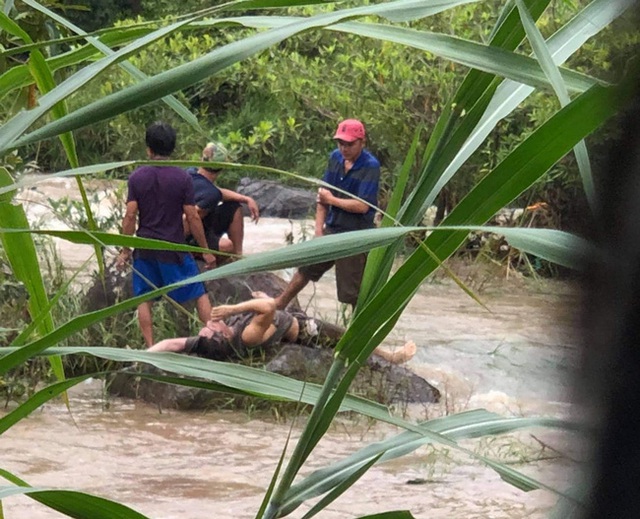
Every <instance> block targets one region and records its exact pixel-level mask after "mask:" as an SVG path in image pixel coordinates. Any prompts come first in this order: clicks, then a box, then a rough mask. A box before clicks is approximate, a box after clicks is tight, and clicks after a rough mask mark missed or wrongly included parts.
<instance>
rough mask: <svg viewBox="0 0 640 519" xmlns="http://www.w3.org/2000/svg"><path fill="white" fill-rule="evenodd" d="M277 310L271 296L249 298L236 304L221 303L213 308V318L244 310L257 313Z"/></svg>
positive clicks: (228, 315)
mask: <svg viewBox="0 0 640 519" xmlns="http://www.w3.org/2000/svg"><path fill="white" fill-rule="evenodd" d="M275 310H276V302H275V300H274V299H273V298H271V297H265V298H259V299H249V300H248V301H243V302H242V303H238V304H235V305H220V306H216V307H214V308H212V309H211V319H212V320H213V321H218V320H220V319H224V318H226V317H230V316H232V315H236V314H241V313H242V312H255V313H257V314H273V313H274V312H275Z"/></svg>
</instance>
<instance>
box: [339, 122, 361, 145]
mask: <svg viewBox="0 0 640 519" xmlns="http://www.w3.org/2000/svg"><path fill="white" fill-rule="evenodd" d="M364 137H365V131H364V125H363V124H362V123H361V122H360V121H358V120H357V119H345V120H344V121H342V122H341V123H340V124H338V129H337V130H336V134H335V135H334V136H333V138H334V139H339V140H341V141H345V142H353V141H357V140H358V139H364Z"/></svg>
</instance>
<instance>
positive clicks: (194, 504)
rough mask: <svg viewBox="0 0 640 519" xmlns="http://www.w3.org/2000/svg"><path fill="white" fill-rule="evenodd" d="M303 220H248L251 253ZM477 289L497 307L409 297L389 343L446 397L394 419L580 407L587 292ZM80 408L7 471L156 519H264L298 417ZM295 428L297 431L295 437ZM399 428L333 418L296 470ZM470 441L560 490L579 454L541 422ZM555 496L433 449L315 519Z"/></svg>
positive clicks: (319, 305)
mask: <svg viewBox="0 0 640 519" xmlns="http://www.w3.org/2000/svg"><path fill="white" fill-rule="evenodd" d="M53 187H54V188H55V187H56V185H54V186H53ZM37 195H38V192H36V191H34V192H33V193H30V196H31V197H36V196H37ZM40 202H41V204H40V207H44V206H46V204H44V203H42V201H40ZM301 226H302V227H306V229H307V231H310V229H311V223H310V222H290V221H287V220H281V219H272V218H264V219H262V220H261V221H260V223H259V224H258V225H253V224H250V223H249V222H248V221H247V223H246V246H245V252H246V253H247V254H255V253H259V251H261V250H267V249H273V248H277V247H280V246H282V245H283V243H284V239H285V235H286V234H287V233H289V232H293V235H294V236H296V237H299V236H301V235H302V234H304V232H305V231H302V230H301ZM50 228H61V227H59V226H55V225H51V227H50ZM56 246H57V247H59V250H60V252H61V253H62V259H63V262H64V263H65V265H67V268H70V269H72V268H76V267H77V266H78V265H80V264H81V263H83V262H84V260H85V259H86V258H88V257H89V256H90V255H91V249H90V248H88V247H80V246H78V247H68V246H67V245H65V246H64V247H60V244H59V243H56ZM289 274H290V273H289V272H282V275H284V276H287V275H289ZM334 283H335V279H334V278H333V276H332V275H331V274H328V275H327V276H325V278H323V279H322V280H321V281H320V282H319V283H317V284H316V285H311V286H309V287H307V288H306V289H305V291H304V292H303V293H302V295H301V302H302V303H303V305H305V306H306V307H307V309H308V312H310V313H313V314H315V315H319V316H321V317H323V318H325V319H337V320H339V319H340V308H339V306H338V305H337V304H336V302H335V285H334ZM479 295H480V297H481V299H482V301H483V303H484V304H485V305H486V306H487V308H488V309H489V310H487V309H485V308H483V307H482V306H480V305H478V304H477V303H476V302H475V301H473V300H472V299H471V298H470V297H469V296H467V295H466V294H464V293H463V292H462V291H461V290H460V289H459V288H458V287H456V286H455V285H453V284H452V283H451V282H448V281H439V282H427V283H425V284H424V285H423V286H422V287H421V289H420V290H419V292H418V294H417V295H416V296H415V297H414V299H413V300H412V302H411V303H410V305H409V307H408V308H407V310H406V311H405V313H404V314H403V316H402V317H401V319H400V320H399V322H398V325H397V326H396V328H395V329H394V330H393V332H392V333H391V334H390V336H389V337H388V339H387V340H386V342H385V344H386V346H387V347H389V348H392V347H394V346H399V345H400V344H402V343H403V342H404V341H406V340H409V339H412V340H414V341H415V342H416V344H417V345H418V353H417V354H416V356H415V357H414V358H413V359H412V360H411V361H410V363H409V367H410V368H411V369H413V370H414V371H415V372H416V373H418V374H420V375H421V376H423V377H425V378H426V379H428V380H429V381H430V382H432V383H433V384H434V385H436V386H437V387H438V388H439V389H440V390H441V391H442V393H443V399H442V402H441V403H439V404H432V405H416V406H413V407H411V408H406V409H404V408H403V409H401V411H403V412H405V413H408V415H409V416H411V417H412V418H415V419H418V418H419V419H425V418H432V417H437V416H441V415H443V414H446V413H451V412H457V411H463V410H468V409H476V408H485V409H488V410H490V411H493V412H496V413H499V414H501V415H504V416H540V415H547V416H556V417H568V416H570V415H571V414H572V413H573V414H575V412H574V411H572V409H571V407H570V405H569V403H568V402H569V400H570V393H571V387H572V384H573V378H572V376H573V370H574V367H575V366H576V365H577V360H576V357H577V349H576V343H577V340H576V336H575V333H574V328H575V313H576V312H575V309H576V307H577V304H578V298H577V297H576V295H575V293H574V291H573V290H572V289H571V287H569V286H567V285H565V284H561V283H544V284H542V283H541V284H528V285H524V284H514V283H512V282H508V283H504V282H502V281H501V280H497V282H494V283H492V285H491V287H489V288H488V289H485V290H483V291H481V292H479ZM71 408H72V415H70V414H69V413H68V412H67V410H66V408H65V407H64V406H62V405H61V404H59V403H50V404H47V405H45V406H44V407H43V408H41V409H40V410H38V411H37V412H35V413H33V414H32V415H31V416H30V417H29V418H28V419H25V420H23V421H21V422H20V423H19V424H17V425H16V426H14V427H12V428H11V429H10V430H9V431H8V432H6V433H5V434H3V435H2V444H3V448H2V451H1V452H2V454H0V467H1V468H4V469H6V470H9V471H11V472H13V473H14V474H16V475H18V476H20V477H21V478H23V479H25V480H26V481H27V482H29V483H30V484H31V485H34V486H46V487H56V488H72V489H77V490H82V491H86V492H89V493H93V494H96V495H100V496H103V497H107V498H111V499H115V500H117V501H119V502H122V503H124V504H126V505H128V506H131V507H133V508H134V509H136V510H138V511H139V512H141V513H143V514H145V515H147V516H148V517H150V518H154V519H174V518H181V519H205V518H207V519H210V518H218V517H219V518H251V517H255V514H256V512H257V510H258V508H259V505H260V501H261V498H262V496H263V495H264V492H265V489H266V488H267V486H268V484H269V481H270V478H271V475H272V474H273V471H274V469H275V466H276V464H277V461H278V458H279V456H280V453H281V450H282V448H283V444H284V441H285V438H286V435H287V433H288V431H289V429H290V427H291V423H290V420H289V419H286V420H275V419H274V418H273V417H271V416H264V415H262V416H254V415H252V414H251V413H249V412H202V413H193V412H190V413H186V412H178V411H171V410H162V411H159V410H158V409H156V408H155V407H154V406H152V405H148V404H144V403H140V402H133V401H129V400H125V399H110V400H109V401H108V405H105V400H104V398H103V396H102V387H101V384H100V382H99V381H93V382H91V383H87V384H83V385H82V386H80V387H77V388H74V390H73V391H72V393H71ZM399 411H400V410H399ZM300 430H301V426H300V425H294V427H293V438H294V439H295V438H296V437H297V435H298V434H299V432H300ZM398 432H399V431H398V430H396V429H395V428H393V427H391V426H389V425H386V424H372V423H370V422H369V421H367V420H365V419H354V418H349V419H347V418H344V417H340V418H339V419H338V420H337V421H336V424H335V425H334V426H333V427H332V428H331V430H330V431H329V433H328V434H327V436H326V437H325V438H324V439H323V441H322V442H321V443H320V445H319V446H318V448H317V450H316V451H314V453H313V455H312V457H311V458H310V460H309V462H308V464H307V465H306V466H305V469H304V470H303V475H304V474H308V473H310V472H311V471H312V470H315V469H318V468H320V467H323V466H326V465H328V464H331V463H332V462H335V461H338V460H339V459H341V458H343V457H345V456H347V455H349V454H350V453H352V452H354V451H355V450H357V449H359V448H361V447H363V446H364V445H366V444H368V443H371V442H373V441H378V440H381V439H383V438H386V437H388V436H390V435H393V434H397V433H398ZM462 443H463V445H464V446H465V447H468V448H470V449H471V450H473V451H475V452H478V453H481V454H483V455H487V456H489V457H492V458H493V459H498V460H502V461H505V462H508V463H510V464H511V465H512V466H513V467H514V468H516V469H518V470H521V471H522V472H524V473H526V474H527V475H530V476H532V477H534V478H537V479H539V480H540V481H543V482H544V483H545V484H547V485H549V486H550V487H551V488H558V489H561V490H562V489H565V488H569V487H570V485H571V483H572V480H573V477H574V474H575V472H576V470H577V468H578V465H577V464H576V463H575V461H574V460H575V459H576V458H578V459H579V458H581V456H582V453H581V448H580V444H581V442H580V440H579V439H578V438H577V437H576V436H574V435H573V434H571V433H563V432H558V431H551V430H548V429H539V428H536V429H530V430H525V431H522V432H519V433H517V434H510V435H505V436H500V437H495V438H487V439H481V440H468V441H465V442H462ZM555 503H556V498H555V496H554V495H553V494H552V493H551V492H549V491H546V490H537V491H534V492H529V493H524V492H522V491H519V490H517V489H515V488H513V487H511V486H509V485H507V484H506V483H504V482H503V481H502V480H500V478H499V477H498V476H497V475H496V474H495V473H494V472H493V471H491V470H489V469H487V468H485V467H484V466H482V465H480V464H479V463H478V462H476V461H474V460H472V459H470V458H469V457H468V456H466V455H462V454H459V453H457V452H455V451H452V450H451V449H449V448H445V447H441V446H440V447H434V446H425V447H421V448H420V449H418V450H417V451H416V452H415V453H413V454H411V455H409V456H405V457H403V458H401V459H398V460H393V461H391V462H388V463H384V464H380V465H377V466H375V467H374V468H373V469H371V470H370V471H369V472H367V474H365V476H364V477H363V478H362V479H361V480H360V481H359V482H358V483H357V484H356V485H355V486H354V487H353V488H352V489H350V490H349V491H348V492H347V493H346V494H345V495H344V496H342V497H341V498H340V499H338V500H337V501H335V502H334V503H333V504H331V505H330V506H329V507H328V508H327V509H326V510H325V511H323V512H322V513H321V514H320V515H319V516H318V517H321V518H327V519H338V518H352V517H360V516H362V515H366V514H373V513H376V512H382V511H387V510H410V511H411V512H412V513H413V514H414V516H415V517H417V518H425V519H426V518H429V519H432V518H436V519H445V518H456V519H457V518H460V519H467V518H478V519H479V518H494V519H502V518H504V519H507V518H508V519H512V518H513V519H515V518H525V517H533V518H546V517H550V513H551V511H552V509H553V507H554V505H555ZM3 506H4V513H5V517H7V518H33V519H49V518H51V519H53V518H58V517H63V516H62V515H61V514H59V513H57V512H54V511H51V510H49V509H47V508H45V507H43V506H42V505H40V504H38V503H35V502H34V501H31V500H30V499H28V498H26V497H24V496H21V497H11V498H8V499H6V500H4V501H3ZM308 509H309V507H308V506H305V507H301V508H300V509H298V510H296V511H295V512H294V513H293V514H292V515H291V517H302V515H304V512H305V511H306V510H308Z"/></svg>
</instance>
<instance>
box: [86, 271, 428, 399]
mask: <svg viewBox="0 0 640 519" xmlns="http://www.w3.org/2000/svg"><path fill="white" fill-rule="evenodd" d="M286 284H287V283H286V282H285V281H284V280H283V279H282V278H280V277H279V276H276V275H275V274H273V273H270V272H261V273H256V274H249V275H244V276H231V277H228V278H225V279H217V280H213V281H209V282H207V283H206V287H207V291H208V293H209V296H210V298H211V301H212V304H214V305H215V304H225V303H227V304H228V303H236V302H239V301H246V300H248V299H250V298H251V292H253V291H262V292H265V293H266V294H268V295H270V296H276V295H278V294H279V293H280V292H282V290H283V289H284V287H285V286H286ZM127 297H131V275H130V274H127V275H125V274H122V273H120V272H117V271H116V269H115V268H113V265H112V266H110V267H109V268H107V272H106V276H105V279H104V282H103V281H101V280H100V279H96V281H95V282H94V284H93V285H92V286H91V287H90V288H89V290H88V291H87V294H86V299H85V305H86V307H87V309H88V310H98V309H100V308H104V307H105V306H107V305H111V304H114V303H116V302H118V301H120V300H122V299H125V298H127ZM289 309H290V311H294V312H297V313H303V312H302V309H301V308H300V305H299V304H298V301H297V300H294V301H293V302H292V303H291V305H290V306H289ZM314 323H315V325H316V327H317V332H318V333H317V335H314V336H313V337H308V338H307V343H306V345H305V346H302V345H299V344H287V345H285V346H284V347H283V348H282V349H280V350H277V349H274V350H272V351H264V352H259V354H255V352H252V353H253V357H261V358H263V359H264V361H263V364H264V367H265V369H267V370H269V371H272V372H274V373H279V374H282V375H286V376H289V377H292V378H296V379H298V380H306V381H310V382H316V383H320V384H321V383H322V382H323V380H324V378H325V376H326V374H327V372H328V370H329V367H330V366H331V363H332V361H333V354H332V350H331V348H332V347H333V346H335V344H336V343H337V342H338V341H339V340H340V337H342V334H343V333H344V328H341V327H340V326H336V325H334V324H331V323H328V322H325V321H321V320H319V319H314ZM180 332H181V334H182V335H190V334H192V331H190V330H180ZM309 346H312V347H309ZM229 361H230V362H247V360H246V359H242V358H234V359H229ZM140 369H142V370H144V372H145V373H150V374H158V373H161V372H160V371H159V370H157V369H156V368H154V367H151V366H144V367H142V368H140ZM109 391H110V392H111V393H112V394H114V395H119V396H124V397H130V398H140V399H142V400H145V401H147V402H150V403H154V404H157V405H159V406H160V407H163V408H177V409H203V408H207V407H211V406H214V405H221V402H225V401H228V399H229V397H228V395H225V396H224V397H222V396H221V394H218V393H215V392H211V391H207V390H203V389H196V388H187V387H183V386H175V385H170V384H164V383H161V382H157V381H154V380H148V379H145V378H141V377H137V376H132V375H131V374H130V372H127V373H124V374H119V375H117V376H116V377H115V378H114V380H113V381H112V383H111V385H110V389H109ZM352 391H353V392H355V393H357V394H360V395H362V396H365V397H366V398H369V399H372V400H375V401H378V402H382V403H385V404H387V403H393V402H436V401H437V400H438V399H439V396H440V395H439V392H438V390H437V389H436V388H434V387H433V386H431V385H430V384H429V383H428V382H427V381H426V380H424V379H422V378H421V377H419V376H417V375H416V374H415V373H413V372H412V371H411V370H409V369H408V368H406V367H404V366H401V365H395V364H391V363H389V362H387V361H385V360H384V359H382V358H380V357H377V356H375V355H374V356H372V357H371V358H370V359H369V360H368V361H367V363H366V365H365V366H364V367H363V368H362V370H361V371H360V373H359V374H358V376H357V378H356V380H355V381H354V384H353V387H352ZM221 398H223V399H222V400H221ZM240 400H242V399H240Z"/></svg>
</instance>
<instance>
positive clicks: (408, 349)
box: [373, 341, 418, 364]
mask: <svg viewBox="0 0 640 519" xmlns="http://www.w3.org/2000/svg"><path fill="white" fill-rule="evenodd" d="M417 349H418V348H417V346H416V343H415V342H413V341H408V342H407V343H406V344H405V345H404V346H402V348H400V349H399V350H395V351H393V352H391V351H387V350H383V349H382V348H380V347H378V348H376V349H375V350H373V353H374V355H378V357H382V358H383V359H384V360H386V361H388V362H391V363H392V364H403V363H405V362H408V361H410V360H411V359H412V358H413V356H414V355H415V354H416V351H417Z"/></svg>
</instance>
